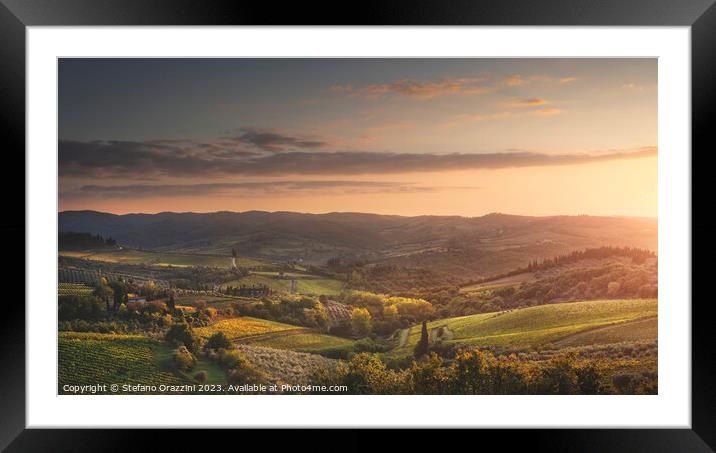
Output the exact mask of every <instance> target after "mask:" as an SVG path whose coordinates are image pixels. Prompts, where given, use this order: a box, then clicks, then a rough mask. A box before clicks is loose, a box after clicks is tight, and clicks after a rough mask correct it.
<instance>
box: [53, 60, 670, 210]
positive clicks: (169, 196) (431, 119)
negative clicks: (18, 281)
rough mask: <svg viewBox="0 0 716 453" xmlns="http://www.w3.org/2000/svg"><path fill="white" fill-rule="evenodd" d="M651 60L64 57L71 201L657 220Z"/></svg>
mask: <svg viewBox="0 0 716 453" xmlns="http://www.w3.org/2000/svg"><path fill="white" fill-rule="evenodd" d="M656 68H657V66H656V60H653V59H566V60H560V59H553V60H548V59H527V60H525V59H522V60H511V59H508V60H496V59H439V60H435V59H423V60H414V59H389V60H379V59H364V60H360V59H324V60H310V59H307V60H291V59H284V60H281V59H259V60H256V59H226V60H203V59H191V60H172V59H157V60H133V59H120V60H92V59H90V60H86V59H83V60H75V59H69V60H68V59H63V60H61V61H60V63H59V74H60V78H59V84H60V85H59V86H60V130H59V137H60V141H59V149H58V151H59V171H60V187H59V190H60V210H84V209H89V210H97V211H103V212H113V213H130V212H145V213H155V212H162V211H177V212H186V211H193V212H211V211H223V210H227V211H247V210H265V211H297V212H309V213H323V212H334V211H352V212H370V213H380V214H396V215H410V216H413V215H460V216H479V215H484V214H486V213H490V212H505V213H510V214H523V215H577V214H590V215H626V216H649V217H655V216H656V215H657V108H656V107H657V87H656V83H657V71H656Z"/></svg>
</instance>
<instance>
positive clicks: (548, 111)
mask: <svg viewBox="0 0 716 453" xmlns="http://www.w3.org/2000/svg"><path fill="white" fill-rule="evenodd" d="M560 113H562V110H560V109H555V108H548V109H539V110H532V111H529V112H527V114H528V115H532V116H555V115H559V114H560Z"/></svg>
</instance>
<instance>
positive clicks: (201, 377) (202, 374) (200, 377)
mask: <svg viewBox="0 0 716 453" xmlns="http://www.w3.org/2000/svg"><path fill="white" fill-rule="evenodd" d="M208 378H209V375H208V374H207V373H206V371H204V370H202V371H199V372H197V373H196V374H195V375H194V380H195V381H196V382H198V383H200V384H203V383H204V382H206V380H207V379H208Z"/></svg>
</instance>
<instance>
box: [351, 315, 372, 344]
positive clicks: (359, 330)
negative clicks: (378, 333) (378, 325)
mask: <svg viewBox="0 0 716 453" xmlns="http://www.w3.org/2000/svg"><path fill="white" fill-rule="evenodd" d="M370 319H371V318H370V313H369V312H368V310H367V309H365V308H354V309H353V311H352V312H351V329H352V331H353V334H354V335H356V336H359V337H365V336H367V335H368V334H369V333H370V330H371V323H370Z"/></svg>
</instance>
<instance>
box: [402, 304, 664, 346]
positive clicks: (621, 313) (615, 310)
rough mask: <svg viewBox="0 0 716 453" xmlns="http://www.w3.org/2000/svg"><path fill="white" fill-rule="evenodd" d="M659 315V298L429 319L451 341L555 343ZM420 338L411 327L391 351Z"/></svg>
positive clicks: (484, 344)
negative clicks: (403, 341)
mask: <svg viewBox="0 0 716 453" xmlns="http://www.w3.org/2000/svg"><path fill="white" fill-rule="evenodd" d="M656 315H657V301H656V299H634V300H604V301H588V302H574V303H565V304H552V305H541V306H538V307H530V308H523V309H518V310H511V311H506V312H497V313H482V314H478V315H472V316H462V317H457V318H448V319H442V320H438V321H433V322H431V323H428V328H429V329H435V328H438V327H443V326H446V327H447V328H448V329H450V331H451V332H452V334H453V338H452V339H451V340H449V341H452V342H459V343H465V344H474V345H478V346H480V345H481V346H497V347H509V346H515V347H530V346H537V345H541V344H546V343H552V342H555V341H557V340H560V339H562V338H565V337H568V336H570V335H573V334H576V333H578V332H582V331H586V330H590V329H595V328H598V327H603V326H607V325H610V324H617V323H624V322H629V321H634V320H638V319H642V318H655V317H656ZM625 328H626V327H625ZM643 333H644V335H647V336H648V335H649V331H648V329H645V330H643ZM419 338H420V326H413V327H411V328H410V332H409V336H408V341H407V342H406V344H405V345H404V346H403V347H400V348H396V349H395V350H393V351H391V353H390V354H389V355H391V356H402V355H407V354H410V353H411V352H412V350H413V348H414V346H415V344H416V343H417V342H418V340H419ZM592 341H593V342H604V341H610V340H609V338H608V337H607V338H603V339H600V337H599V334H598V333H597V332H596V331H595V338H594V339H592Z"/></svg>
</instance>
